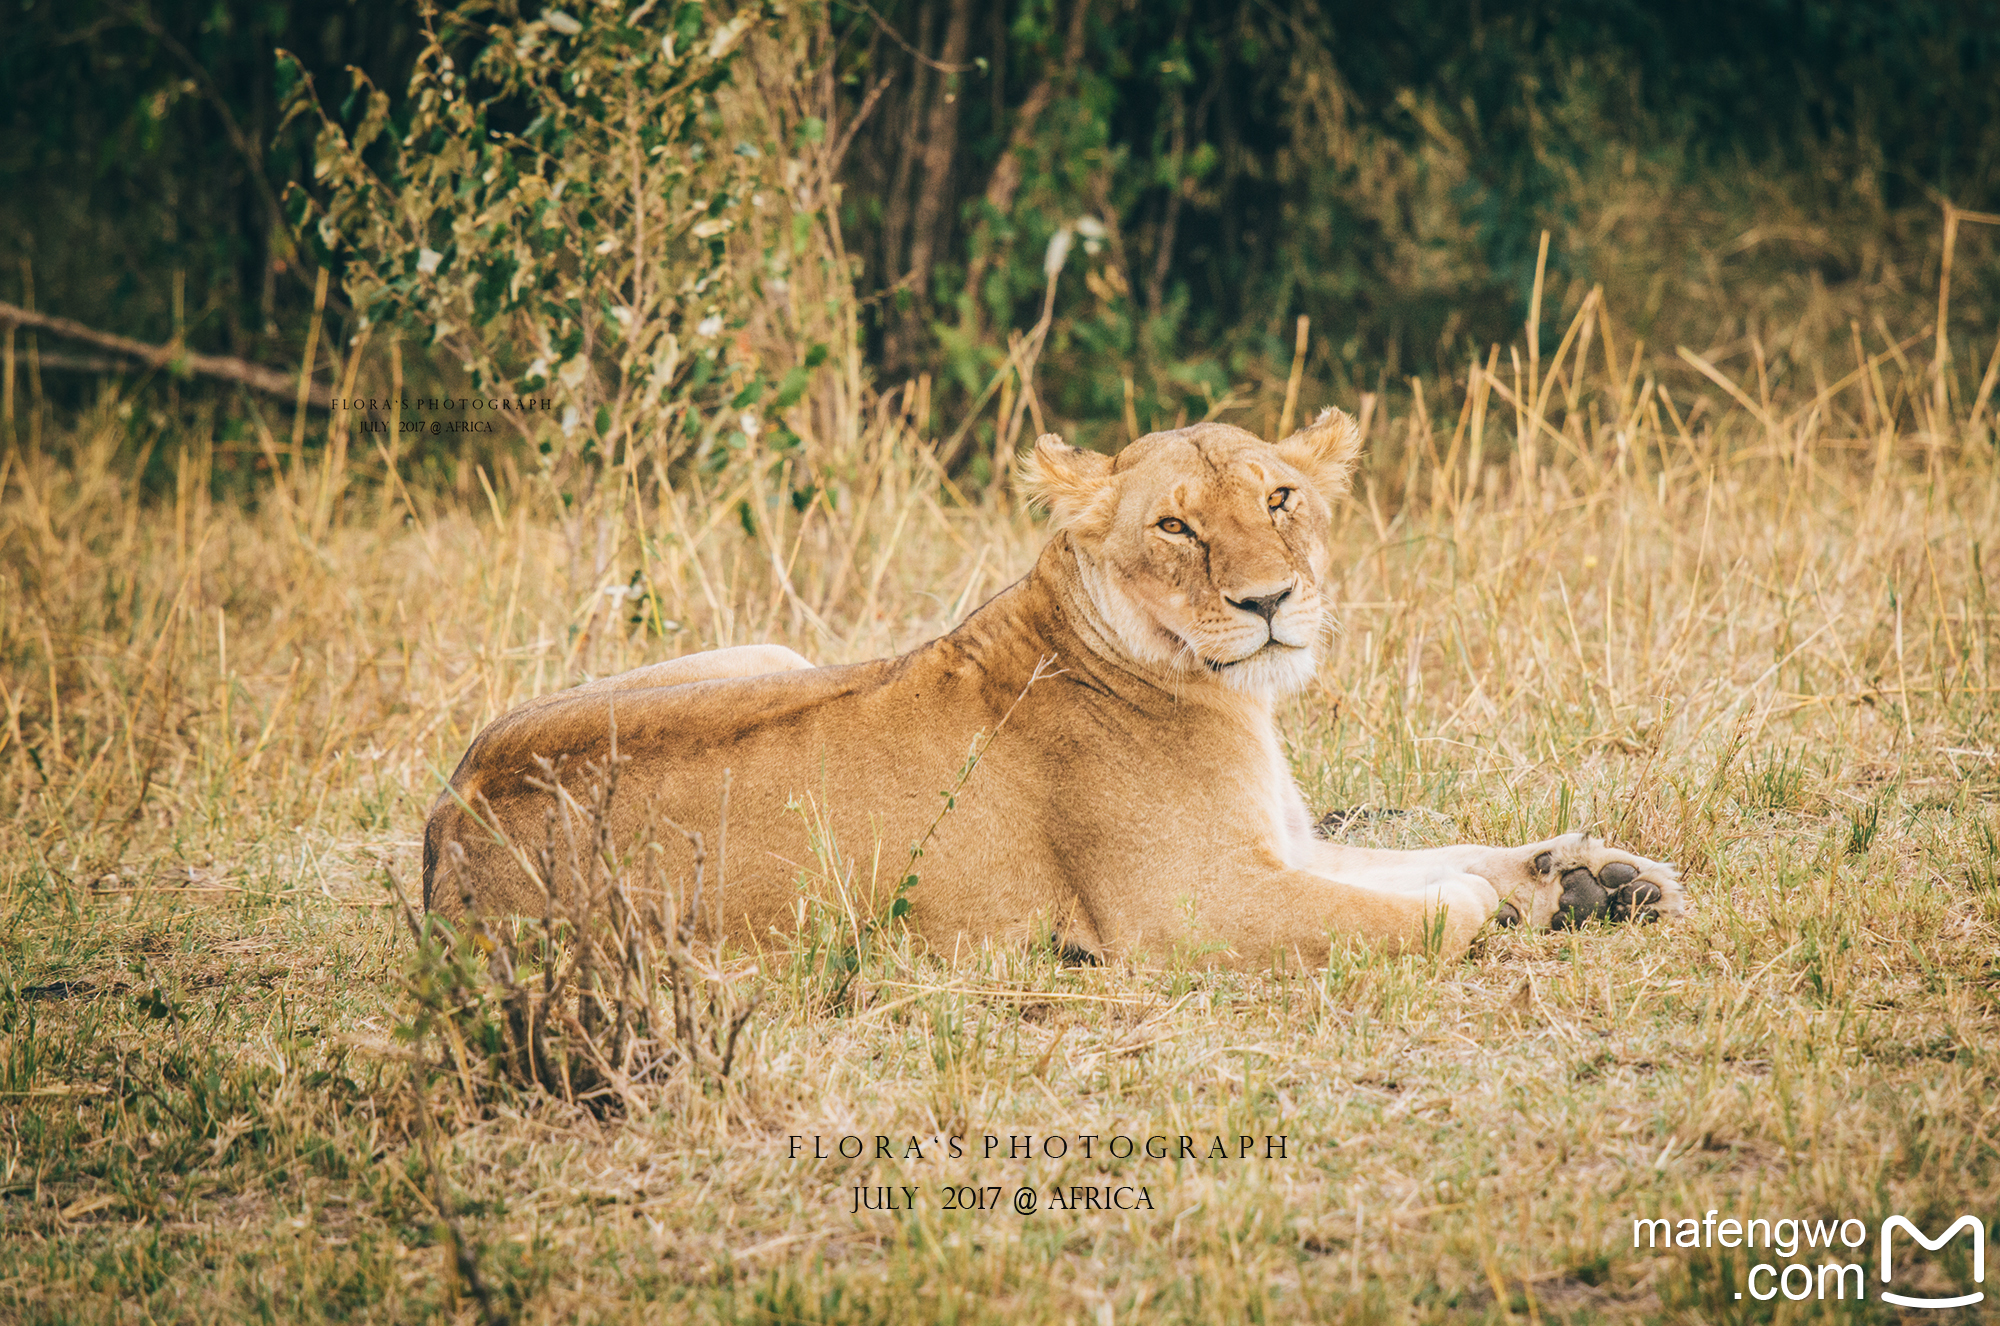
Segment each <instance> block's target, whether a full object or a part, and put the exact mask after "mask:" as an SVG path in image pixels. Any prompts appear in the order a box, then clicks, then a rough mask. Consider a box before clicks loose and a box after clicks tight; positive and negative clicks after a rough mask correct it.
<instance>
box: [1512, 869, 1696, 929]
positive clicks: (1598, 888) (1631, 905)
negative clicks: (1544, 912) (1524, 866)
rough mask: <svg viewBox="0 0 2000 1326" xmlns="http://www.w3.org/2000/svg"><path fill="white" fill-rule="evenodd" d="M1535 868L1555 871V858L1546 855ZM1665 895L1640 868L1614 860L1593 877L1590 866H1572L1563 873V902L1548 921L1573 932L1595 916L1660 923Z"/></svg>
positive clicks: (1553, 926) (1543, 872) (1540, 870)
mask: <svg viewBox="0 0 2000 1326" xmlns="http://www.w3.org/2000/svg"><path fill="white" fill-rule="evenodd" d="M1535 869H1536V870H1537V871H1539V872H1540V873H1542V874H1544V875H1546V874H1549V873H1551V872H1552V871H1553V870H1554V869H1555V861H1554V857H1553V856H1552V855H1551V854H1550V853H1548V852H1543V853H1542V854H1541V855H1540V856H1538V857H1536V858H1535ZM1664 896H1665V895H1664V894H1663V893H1662V891H1661V889H1660V887H1659V885H1657V884H1654V883H1652V882H1651V881H1649V880H1642V879H1640V878H1639V868H1638V867H1637V866H1634V865H1630V864H1628V863H1626V862H1624V861H1613V862H1611V863H1610V864H1609V865H1606V866H1604V867H1603V868H1602V869H1600V870H1598V871H1597V872H1596V873H1595V874H1593V873H1592V872H1591V871H1590V870H1589V869H1588V868H1587V867H1584V866H1572V867H1571V868H1570V869H1568V870H1565V871H1563V873H1562V899H1561V901H1560V902H1558V903H1557V904H1556V914H1555V916H1554V917H1552V918H1551V919H1550V921H1549V926H1550V928H1551V929H1555V930H1571V929H1575V928H1576V927H1578V926H1581V925H1582V924H1583V923H1584V922H1585V921H1588V920H1590V919H1591V918H1592V917H1593V916H1602V917H1603V918H1604V919H1605V920H1607V921H1633V920H1637V921H1657V920H1659V919H1660V913H1659V912H1658V910H1656V907H1657V904H1658V903H1659V902H1660V900H1661V899H1662V898H1663V897H1664Z"/></svg>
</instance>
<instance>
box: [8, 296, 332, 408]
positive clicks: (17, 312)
mask: <svg viewBox="0 0 2000 1326" xmlns="http://www.w3.org/2000/svg"><path fill="white" fill-rule="evenodd" d="M7 323H12V324H14V325H15V326H18V327H26V328H28V329H29V330H31V331H45V332H48V333H49V334H50V335H52V336H60V337H62V338H63V339H64V340H67V341H81V342H83V343H84V344H85V345H93V346H96V347H97V348H98V349H100V350H109V351H110V352H111V353H113V354H119V355H126V356H128V357H130V358H133V359H137V360H139V361H140V362H141V363H143V364H145V365H146V366H147V367H148V368H167V369H170V370H171V371H173V372H175V373H187V374H196V373H198V374H200V375H202V376H203V377H211V378H220V379H222V380H223V381H225V382H234V383H236V384H237V385H239V386H244V387H249V388H250V389H251V390H253V391H261V392H263V393H264V394H265V395H267V396H276V397H277V398H278V399H280V400H287V401H289V400H295V399H297V394H298V389H299V388H298V379H297V378H296V377H294V376H293V375H291V374H290V373H281V372H279V371H278V370H277V369H275V368H266V367H264V366H263V365H262V364H253V363H251V362H250V361H249V360H247V359H236V358H233V357H231V356H228V355H203V354H196V353H194V352H193V351H192V350H187V349H184V348H181V347H178V346H173V345H148V344H147V343H146V342H144V341H135V340H133V339H131V338H130V337H127V336H115V335H113V334H112V333H110V332H101V331H98V330H96V329H95V328H93V327H86V326H84V325H83V324H82V323H80V322H72V321H70V320H69V319H68V318H56V317H51V316H49V315H48V314H46V313H36V312H35V311H34V310H32V309H25V308H21V307H20V306H18V305H15V304H9V303H6V302H5V301H0V325H4V324H7ZM306 400H307V402H308V403H309V404H311V405H314V406H317V407H318V408H320V409H322V410H324V409H327V408H328V407H329V406H330V405H331V404H332V396H331V393H329V392H328V391H327V389H326V388H325V387H323V386H321V385H320V384H318V383H317V382H315V383H313V384H312V385H311V386H310V388H309V389H308V390H307V393H306Z"/></svg>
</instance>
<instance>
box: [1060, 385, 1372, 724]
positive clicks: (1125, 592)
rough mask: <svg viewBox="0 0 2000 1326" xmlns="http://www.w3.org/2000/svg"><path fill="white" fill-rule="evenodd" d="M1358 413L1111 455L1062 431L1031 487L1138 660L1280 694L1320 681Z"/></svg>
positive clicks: (1184, 432) (1153, 436)
mask: <svg viewBox="0 0 2000 1326" xmlns="http://www.w3.org/2000/svg"><path fill="white" fill-rule="evenodd" d="M1359 449H1360V439H1359V437H1358V436H1357V435H1356V431H1355V427H1354V421H1353V420H1351V419H1349V418H1348V417H1347V416H1346V415H1345V414H1342V413H1341V412H1340V411H1338V410H1328V411H1326V412H1325V413H1323V414H1321V415H1320V417H1319V418H1318V419H1317V420H1316V421H1314V422H1313V423H1312V424H1311V425H1309V426H1308V427H1306V428H1303V429H1301V430H1300V431H1298V432H1297V433H1294V434H1293V435H1292V436H1290V437H1288V438H1286V439H1285V440H1284V441H1282V442H1279V443H1275V444H1273V443H1270V442H1266V441H1264V440H1262V439H1261V438H1259V437H1257V436H1256V435H1254V434H1252V433H1247V432H1245V431H1244V430H1243V429H1241V428H1236V427H1233V426H1231V425H1229V424H1213V423H1210V424H1196V425H1195V426H1193V427H1191V428H1181V429H1176V430H1174V431H1173V432H1170V433H1150V434H1148V435H1147V436H1145V437H1142V438H1140V439H1139V440H1138V441H1136V442H1134V443H1132V445H1130V446H1128V447H1126V448H1125V449H1124V450H1123V451H1121V452H1119V453H1118V455H1117V456H1115V457H1112V456H1104V455H1100V454H1097V453H1095V452H1089V451H1080V450H1078V449H1076V448H1074V447H1070V446H1067V445H1065V444H1064V443H1063V442H1062V440H1061V439H1060V438H1058V437H1056V436H1055V435H1054V434H1053V433H1051V434H1047V435H1045V436H1043V437H1042V438H1041V439H1040V440H1039V441H1037V442H1036V443H1035V448H1034V451H1033V452H1032V453H1031V454H1030V455H1029V456H1028V458H1027V459H1026V461H1025V464H1024V466H1023V475H1022V478H1023V485H1024V487H1025V488H1026V489H1027V491H1028V493H1029V494H1030V495H1031V496H1032V497H1033V498H1034V499H1035V500H1037V501H1039V502H1041V503H1043V504H1045V505H1046V506H1047V507H1048V509H1049V512H1050V516H1051V520H1052V527H1053V531H1054V532H1056V533H1058V534H1066V535H1067V536H1068V537H1069V539H1070V541H1071V544H1072V546H1073V547H1074V548H1075V550H1076V555H1077V563H1078V567H1079V570H1080V572H1081V576H1082V581H1083V588H1084V590H1085V592H1086V593H1088V595H1089V596H1090V600H1091V603H1092V605H1093V606H1094V607H1095V608H1096V610H1097V615H1098V616H1099V618H1100V619H1101V622H1102V624H1103V625H1104V627H1106V628H1107V629H1108V631H1109V633H1110V634H1111V635H1112V636H1113V637H1114V638H1115V639H1116V640H1117V641H1118V642H1119V644H1120V645H1121V646H1122V647H1123V648H1124V649H1125V651H1126V652H1127V653H1128V654H1130V655H1131V657H1132V659H1133V660H1134V661H1135V662H1138V663H1141V664H1143V665H1146V666H1148V667H1151V668H1155V669H1159V670H1161V671H1164V672H1167V673H1169V674H1177V675H1181V676H1186V677H1201V676H1208V677H1214V678H1216V679H1219V680H1221V681H1223V682H1224V683H1226V684H1228V685H1229V686H1231V687H1233V688H1235V689H1239V690H1244V691H1250V692H1253V693H1261V694H1265V695H1274V694H1281V693H1284V692H1287V691H1292V690H1296V689H1297V688H1298V687H1300V686H1302V685H1304V684H1305V683H1306V682H1307V681H1308V680H1309V679H1310V678H1311V677H1312V675H1313V673H1314V671H1315V670H1316V669H1317V668H1318V666H1319V651H1320V645H1321V641H1322V639H1323V637H1324V633H1325V626H1326V623H1327V611H1326V606H1325V600H1324V598H1323V595H1322V587H1323V585H1324V583H1325V580H1326V576H1327V569H1328V563H1329V560H1330V555H1329V552H1328V548H1327V538H1328V534H1329V529H1330V524H1331V514H1332V513H1331V510H1330V508H1329V507H1328V505H1327V504H1328V502H1329V501H1330V500H1331V499H1332V498H1334V497H1337V496H1339V495H1340V494H1342V493H1344V492H1345V491H1346V490H1347V480H1348V475H1349V473H1350V472H1351V471H1352V470H1353V468H1354V457H1355V453H1356V452H1357V451H1358V450H1359Z"/></svg>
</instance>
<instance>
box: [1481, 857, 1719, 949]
mask: <svg viewBox="0 0 2000 1326" xmlns="http://www.w3.org/2000/svg"><path fill="white" fill-rule="evenodd" d="M1521 850H1522V851H1523V852H1524V853H1527V854H1528V860H1527V861H1526V863H1525V865H1526V868H1527V871H1528V873H1529V875H1530V876H1531V877H1532V879H1533V881H1534V882H1533V883H1532V884H1531V885H1530V887H1529V891H1528V892H1529V896H1531V897H1533V898H1535V899H1538V900H1540V901H1542V902H1543V903H1544V905H1545V906H1546V907H1547V915H1548V919H1547V921H1546V924H1547V925H1548V927H1549V928H1550V929H1551V930H1568V929H1574V928H1576V927H1578V926H1580V925H1582V924H1583V923H1584V922H1585V921H1588V920H1590V919H1591V918H1592V917H1598V916H1601V917H1603V918H1604V919H1605V920H1607V921H1642V922H1643V921H1657V920H1660V919H1662V918H1672V917H1676V916H1680V915H1681V914H1683V913H1684V912H1685V911H1686V910H1687V902H1686V894H1685V893H1684V891H1683V890H1682V888H1681V882H1680V873H1679V872H1678V871H1677V870H1675V869H1674V867H1673V865H1672V864H1671V863H1670V862H1666V861H1653V860H1649V859H1648V858H1646V857H1643V856H1637V855H1634V854H1633V853H1631V852H1626V851H1621V850H1620V849H1618V848H1616V847H1607V846H1606V845H1605V844H1603V843H1602V842H1599V841H1597V840H1595V839H1593V838H1591V837H1589V836H1588V835H1586V834H1570V835H1567V836H1565V837H1563V838H1559V839H1556V840H1555V841H1553V842H1550V843H1543V844H1539V845H1537V846H1534V847H1528V848H1523V849H1521ZM1550 903H1552V905H1549V904H1550ZM1543 910H1544V907H1534V908H1533V911H1534V912H1535V913H1541V912H1542V911H1543ZM1496 919H1497V920H1498V922H1499V923H1500V924H1501V925H1518V924H1520V922H1521V919H1522V914H1521V912H1520V910H1519V909H1518V908H1516V907H1515V905H1514V904H1513V903H1512V902H1507V903H1503V904H1502V905H1501V907H1500V911H1499V914H1498V916H1497V917H1496Z"/></svg>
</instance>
